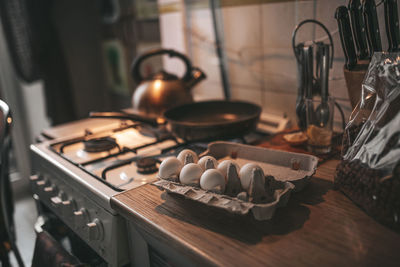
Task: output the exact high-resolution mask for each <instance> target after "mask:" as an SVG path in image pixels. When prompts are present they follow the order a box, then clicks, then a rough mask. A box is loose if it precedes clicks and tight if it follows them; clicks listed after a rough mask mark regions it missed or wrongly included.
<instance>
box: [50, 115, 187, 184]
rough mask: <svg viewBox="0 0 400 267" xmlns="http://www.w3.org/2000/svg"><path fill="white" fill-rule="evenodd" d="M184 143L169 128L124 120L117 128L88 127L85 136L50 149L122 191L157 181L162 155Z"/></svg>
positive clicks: (167, 154)
mask: <svg viewBox="0 0 400 267" xmlns="http://www.w3.org/2000/svg"><path fill="white" fill-rule="evenodd" d="M183 144H184V142H183V141H182V140H178V139H176V138H175V137H173V136H172V135H170V134H169V132H168V131H167V130H166V129H163V128H152V127H150V126H147V125H142V124H135V123H128V122H126V121H121V124H120V125H119V127H117V128H111V129H106V130H101V131H98V132H96V133H92V132H90V131H86V133H85V135H83V136H80V137H76V138H71V139H66V140H61V141H59V142H55V143H51V144H50V145H49V149H50V150H52V151H53V152H55V153H56V154H57V155H58V156H60V157H62V158H63V159H65V160H67V161H69V162H70V163H72V164H73V165H75V166H76V167H77V168H79V169H81V170H84V171H85V172H86V173H88V174H89V175H91V176H93V177H94V178H95V179H97V180H99V181H101V182H103V183H105V184H106V185H108V186H110V187H111V188H112V189H114V190H116V191H122V190H126V189H132V188H135V187H138V186H140V185H143V184H146V183H149V182H152V181H154V180H155V176H156V172H157V171H158V165H159V163H160V162H161V160H162V158H164V157H167V156H169V155H171V154H170V153H173V151H175V149H176V148H178V147H179V146H181V145H183ZM171 151H172V152H171ZM146 159H147V161H146ZM149 161H150V162H149ZM146 163H147V164H148V165H149V163H151V166H145V165H146ZM138 164H139V166H138ZM144 169H146V170H144Z"/></svg>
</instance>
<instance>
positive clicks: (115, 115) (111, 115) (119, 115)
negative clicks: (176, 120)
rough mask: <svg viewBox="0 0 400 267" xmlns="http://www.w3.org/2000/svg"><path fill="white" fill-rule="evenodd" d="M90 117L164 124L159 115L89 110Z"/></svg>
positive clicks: (156, 124)
mask: <svg viewBox="0 0 400 267" xmlns="http://www.w3.org/2000/svg"><path fill="white" fill-rule="evenodd" d="M89 117H90V118H102V119H123V120H131V121H138V122H143V123H147V124H149V125H151V126H159V125H162V124H165V123H166V121H165V119H163V118H160V117H150V116H146V115H139V114H133V113H125V112H90V113H89Z"/></svg>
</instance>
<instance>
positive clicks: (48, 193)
mask: <svg viewBox="0 0 400 267" xmlns="http://www.w3.org/2000/svg"><path fill="white" fill-rule="evenodd" d="M43 191H44V194H45V197H47V198H48V199H50V198H52V197H53V196H55V195H57V191H58V189H57V186H55V185H50V186H46V187H45V188H43Z"/></svg>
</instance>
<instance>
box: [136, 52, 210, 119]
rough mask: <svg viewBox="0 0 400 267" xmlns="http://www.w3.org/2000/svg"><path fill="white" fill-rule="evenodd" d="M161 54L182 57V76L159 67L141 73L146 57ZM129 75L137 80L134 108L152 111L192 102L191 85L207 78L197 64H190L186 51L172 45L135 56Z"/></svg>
mask: <svg viewBox="0 0 400 267" xmlns="http://www.w3.org/2000/svg"><path fill="white" fill-rule="evenodd" d="M163 54H167V55H168V56H169V57H177V58H179V59H181V60H182V61H183V63H184V64H185V68H186V72H185V74H184V75H183V77H182V78H178V77H177V76H176V75H174V74H171V73H168V72H166V71H164V70H162V71H160V72H158V73H155V74H153V75H152V76H151V77H148V78H143V76H142V75H141V73H140V65H141V64H142V62H143V61H144V60H145V59H147V58H149V57H152V56H158V55H163ZM132 76H133V79H134V81H135V82H136V83H138V84H139V85H138V87H137V88H136V90H135V92H134V94H133V96H132V105H133V109H134V110H136V111H139V112H143V113H146V114H153V115H162V113H163V112H164V111H165V110H167V109H169V108H172V107H174V106H177V105H181V104H185V103H190V102H193V97H192V94H191V92H190V89H191V88H192V87H193V86H195V85H196V84H197V83H198V82H200V81H201V80H203V79H205V78H206V75H205V74H204V73H203V72H202V71H201V70H200V69H199V68H196V67H193V66H192V64H191V62H190V61H189V59H188V58H187V57H186V56H185V55H183V54H181V53H179V52H177V51H175V50H171V49H156V50H152V51H149V52H147V53H145V54H143V55H141V56H139V57H138V58H136V59H135V60H134V62H133V64H132Z"/></svg>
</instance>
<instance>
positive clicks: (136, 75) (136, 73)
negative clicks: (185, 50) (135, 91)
mask: <svg viewBox="0 0 400 267" xmlns="http://www.w3.org/2000/svg"><path fill="white" fill-rule="evenodd" d="M163 54H167V55H168V56H169V57H178V58H180V59H181V60H182V61H183V62H184V63H185V67H186V72H185V75H183V77H182V79H183V80H184V81H186V80H189V79H190V78H191V75H192V63H190V61H189V59H188V58H187V57H186V56H185V55H184V54H181V53H179V52H177V51H175V50H172V49H163V48H160V49H154V50H150V51H148V52H146V53H144V54H142V55H140V56H139V57H137V58H136V59H135V60H134V61H133V63H132V68H131V73H132V77H133V80H134V81H135V82H136V83H141V82H142V81H143V80H144V79H143V77H142V74H141V73H140V65H141V64H142V62H143V61H144V60H145V59H147V58H149V57H152V56H157V55H163Z"/></svg>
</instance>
